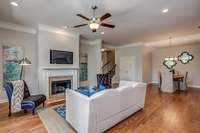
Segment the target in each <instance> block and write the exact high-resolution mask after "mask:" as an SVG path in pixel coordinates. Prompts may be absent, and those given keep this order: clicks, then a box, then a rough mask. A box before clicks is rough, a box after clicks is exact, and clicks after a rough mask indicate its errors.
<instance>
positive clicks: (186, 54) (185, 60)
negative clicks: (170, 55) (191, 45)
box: [178, 51, 194, 64]
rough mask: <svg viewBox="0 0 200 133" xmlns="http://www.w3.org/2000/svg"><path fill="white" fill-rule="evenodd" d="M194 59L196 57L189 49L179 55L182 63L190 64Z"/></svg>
mask: <svg viewBox="0 0 200 133" xmlns="http://www.w3.org/2000/svg"><path fill="white" fill-rule="evenodd" d="M193 59H194V56H193V55H192V54H190V53H189V52H187V51H184V52H182V53H181V54H180V55H179V56H178V61H180V62H181V63H182V64H188V63H189V62H190V61H192V60H193Z"/></svg>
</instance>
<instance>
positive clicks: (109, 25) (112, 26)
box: [101, 23, 115, 28]
mask: <svg viewBox="0 0 200 133" xmlns="http://www.w3.org/2000/svg"><path fill="white" fill-rule="evenodd" d="M101 26H103V27H108V28H115V25H112V24H106V23H102V24H101Z"/></svg>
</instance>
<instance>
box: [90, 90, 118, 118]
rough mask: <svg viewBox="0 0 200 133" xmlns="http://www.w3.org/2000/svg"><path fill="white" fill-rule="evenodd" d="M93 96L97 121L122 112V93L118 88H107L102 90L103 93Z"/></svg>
mask: <svg viewBox="0 0 200 133" xmlns="http://www.w3.org/2000/svg"><path fill="white" fill-rule="evenodd" d="M91 98H92V104H93V105H94V106H95V110H96V117H97V122H99V121H103V120H106V119H108V118H109V117H111V116H113V115H116V114H117V113H119V112H120V104H119V103H120V95H119V93H118V91H117V90H116V89H107V90H105V91H102V93H101V95H96V94H95V95H94V96H92V97H91Z"/></svg>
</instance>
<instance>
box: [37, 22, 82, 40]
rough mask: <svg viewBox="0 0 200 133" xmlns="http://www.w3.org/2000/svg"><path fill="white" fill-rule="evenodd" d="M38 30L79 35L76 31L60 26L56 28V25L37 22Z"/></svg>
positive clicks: (65, 34)
mask: <svg viewBox="0 0 200 133" xmlns="http://www.w3.org/2000/svg"><path fill="white" fill-rule="evenodd" d="M38 30H39V31H47V32H51V33H56V34H61V35H64V36H74V37H79V36H80V34H78V33H76V32H72V31H67V30H64V29H61V28H57V27H53V26H50V25H45V24H39V25H38Z"/></svg>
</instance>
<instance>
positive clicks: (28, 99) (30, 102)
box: [4, 81, 46, 116]
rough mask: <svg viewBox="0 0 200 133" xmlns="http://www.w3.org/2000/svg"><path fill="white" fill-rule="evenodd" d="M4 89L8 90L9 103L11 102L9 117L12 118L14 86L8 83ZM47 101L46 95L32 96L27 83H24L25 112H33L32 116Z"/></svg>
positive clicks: (23, 108) (23, 107)
mask: <svg viewBox="0 0 200 133" xmlns="http://www.w3.org/2000/svg"><path fill="white" fill-rule="evenodd" d="M4 88H5V90H6V94H7V97H8V102H9V114H8V116H11V98H12V93H13V85H12V83H6V84H4ZM45 100H46V96H45V95H30V92H29V89H28V86H27V84H26V82H25V81H24V97H23V101H22V103H21V109H22V110H24V112H27V110H32V114H33V115H34V114H35V109H36V108H37V107H38V106H39V105H40V104H43V107H44V103H45Z"/></svg>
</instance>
